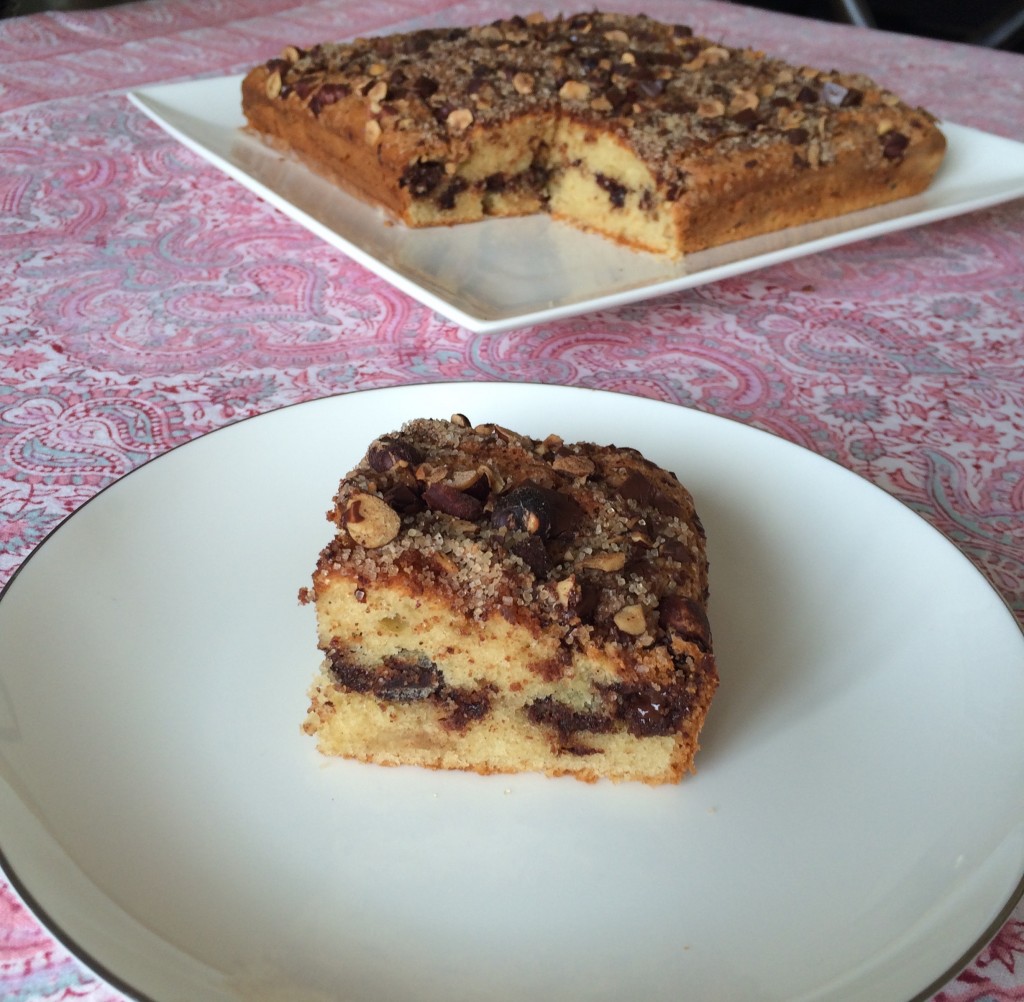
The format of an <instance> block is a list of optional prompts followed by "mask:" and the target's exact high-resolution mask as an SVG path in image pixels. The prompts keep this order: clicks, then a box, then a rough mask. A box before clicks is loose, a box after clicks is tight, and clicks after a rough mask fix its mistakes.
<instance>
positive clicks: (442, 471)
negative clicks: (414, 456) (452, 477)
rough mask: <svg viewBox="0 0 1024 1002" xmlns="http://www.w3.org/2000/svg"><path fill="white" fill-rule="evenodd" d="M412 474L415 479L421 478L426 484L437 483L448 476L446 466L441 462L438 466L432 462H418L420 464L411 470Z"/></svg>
mask: <svg viewBox="0 0 1024 1002" xmlns="http://www.w3.org/2000/svg"><path fill="white" fill-rule="evenodd" d="M413 476H415V477H416V479H417V480H422V481H424V482H425V483H428V484H439V483H440V482H441V481H442V480H444V478H445V477H447V476H448V467H447V466H445V465H444V464H443V463H442V464H440V465H439V466H434V464H433V463H420V465H419V466H417V467H416V469H415V470H413Z"/></svg>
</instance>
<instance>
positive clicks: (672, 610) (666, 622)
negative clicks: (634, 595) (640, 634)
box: [658, 595, 711, 651]
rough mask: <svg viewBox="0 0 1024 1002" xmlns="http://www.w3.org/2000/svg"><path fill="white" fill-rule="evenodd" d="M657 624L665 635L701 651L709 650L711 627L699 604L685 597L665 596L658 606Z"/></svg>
mask: <svg viewBox="0 0 1024 1002" xmlns="http://www.w3.org/2000/svg"><path fill="white" fill-rule="evenodd" d="M658 622H659V624H660V625H661V628H662V629H663V630H665V631H666V632H667V633H674V634H676V635H677V636H679V637H680V638H681V639H683V640H686V641H689V642H691V643H694V644H696V645H697V646H698V647H700V649H701V650H703V651H708V650H710V648H711V626H710V624H709V623H708V617H707V614H706V613H705V611H704V609H703V608H702V607H701V605H700V603H699V602H695V601H694V600H693V599H692V598H687V597H686V596H685V595H666V596H665V597H664V598H662V600H661V602H660V604H659V606H658Z"/></svg>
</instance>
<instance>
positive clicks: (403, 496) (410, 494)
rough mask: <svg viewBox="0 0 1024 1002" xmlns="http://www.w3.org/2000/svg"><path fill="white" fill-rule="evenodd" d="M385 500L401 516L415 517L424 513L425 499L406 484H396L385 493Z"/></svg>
mask: <svg viewBox="0 0 1024 1002" xmlns="http://www.w3.org/2000/svg"><path fill="white" fill-rule="evenodd" d="M383 496H384V500H385V501H386V502H387V503H388V505H389V506H390V507H391V508H393V509H394V510H395V511H396V512H398V514H399V515H415V514H416V513H417V512H419V511H423V507H424V506H423V499H422V497H420V495H419V494H418V493H417V492H416V491H415V490H413V489H412V488H411V487H409V486H408V485H406V484H395V486H394V487H389V488H388V489H387V490H386V491H385V492H384V495H383Z"/></svg>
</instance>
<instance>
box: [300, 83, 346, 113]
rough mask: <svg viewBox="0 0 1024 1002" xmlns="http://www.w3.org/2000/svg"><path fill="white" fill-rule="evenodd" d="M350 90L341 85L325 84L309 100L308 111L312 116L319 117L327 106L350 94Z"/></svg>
mask: <svg viewBox="0 0 1024 1002" xmlns="http://www.w3.org/2000/svg"><path fill="white" fill-rule="evenodd" d="M351 92H352V91H351V89H350V88H349V87H348V86H347V85H346V84H343V83H325V84H323V85H322V86H321V87H320V88H319V90H317V92H316V93H315V94H314V95H313V96H312V97H311V98H310V101H309V110H310V111H311V112H313V114H314V115H319V114H320V112H321V111H323V109H324V108H326V107H327V106H328V105H332V104H334V103H335V102H336V101H340V100H341V99H342V98H343V97H347V96H348V95H349V94H350V93H351Z"/></svg>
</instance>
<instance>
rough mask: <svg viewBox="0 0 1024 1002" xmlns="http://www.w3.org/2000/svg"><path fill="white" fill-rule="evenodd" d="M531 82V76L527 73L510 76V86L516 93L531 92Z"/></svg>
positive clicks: (532, 81) (532, 82)
mask: <svg viewBox="0 0 1024 1002" xmlns="http://www.w3.org/2000/svg"><path fill="white" fill-rule="evenodd" d="M533 84H534V80H533V76H532V75H531V74H529V73H517V74H516V75H515V76H514V77H513V78H512V86H513V87H514V88H515V91H516V93H517V94H532V93H533Z"/></svg>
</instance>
